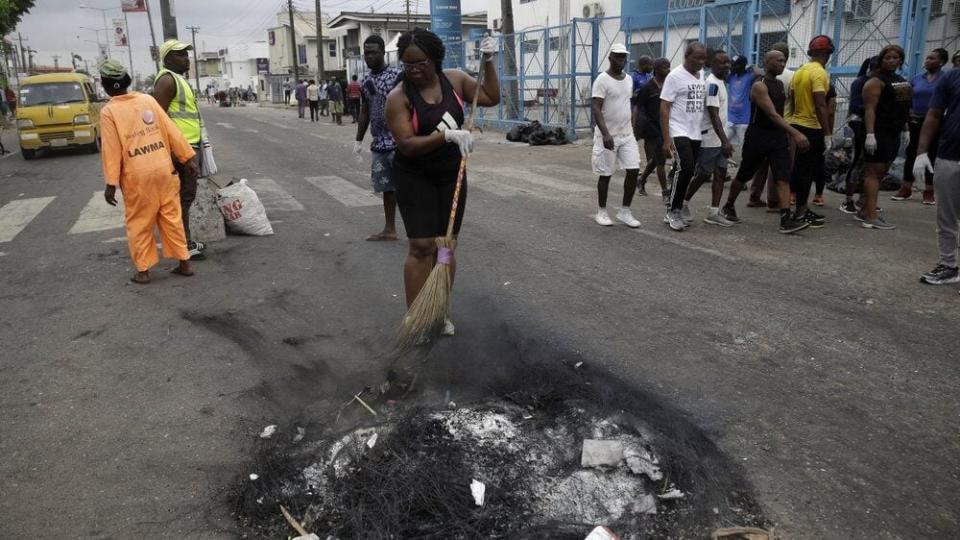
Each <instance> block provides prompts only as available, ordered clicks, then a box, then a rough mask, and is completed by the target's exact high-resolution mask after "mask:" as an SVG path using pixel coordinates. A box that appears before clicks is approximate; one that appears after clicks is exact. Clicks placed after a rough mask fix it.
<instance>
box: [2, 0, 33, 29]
mask: <svg viewBox="0 0 960 540" xmlns="http://www.w3.org/2000/svg"><path fill="white" fill-rule="evenodd" d="M35 3H36V0H0V36H3V35H6V34H8V33H10V32H12V31H13V29H14V28H16V27H17V23H19V22H20V18H21V17H23V15H24V14H25V13H27V12H28V11H30V9H31V8H32V7H33V5H34V4H35Z"/></svg>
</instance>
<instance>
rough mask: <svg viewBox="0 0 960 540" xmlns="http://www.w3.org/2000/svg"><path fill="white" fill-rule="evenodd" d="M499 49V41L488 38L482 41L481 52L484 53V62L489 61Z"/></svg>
mask: <svg viewBox="0 0 960 540" xmlns="http://www.w3.org/2000/svg"><path fill="white" fill-rule="evenodd" d="M498 49H499V47H498V44H497V40H496V39H494V38H492V37H490V36H487V37H485V38H483V40H481V41H480V52H481V53H483V56H484V60H489V59H490V57H491V56H493V55H494V54H495V53H496V52H497V50H498Z"/></svg>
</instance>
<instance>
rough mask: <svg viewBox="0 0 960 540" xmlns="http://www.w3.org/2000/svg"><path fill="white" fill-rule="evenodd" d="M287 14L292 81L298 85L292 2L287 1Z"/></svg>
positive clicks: (298, 67)
mask: <svg viewBox="0 0 960 540" xmlns="http://www.w3.org/2000/svg"><path fill="white" fill-rule="evenodd" d="M287 12H288V13H289V14H290V51H291V53H292V54H293V80H294V81H296V82H297V84H299V83H300V61H299V60H300V59H299V58H298V56H300V55H299V54H298V53H299V52H300V51H299V50H297V49H298V48H299V47H297V29H296V28H294V26H293V0H287Z"/></svg>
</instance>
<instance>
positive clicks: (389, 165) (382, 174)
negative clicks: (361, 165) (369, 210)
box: [370, 150, 396, 193]
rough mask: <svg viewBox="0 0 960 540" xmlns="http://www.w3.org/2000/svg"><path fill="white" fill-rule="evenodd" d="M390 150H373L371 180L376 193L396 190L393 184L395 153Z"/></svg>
mask: <svg viewBox="0 0 960 540" xmlns="http://www.w3.org/2000/svg"><path fill="white" fill-rule="evenodd" d="M394 152H395V151H394V150H390V151H389V152H376V151H375V152H372V154H373V163H372V164H371V166H370V182H371V183H372V184H373V191H374V193H391V192H393V191H396V188H395V187H394V184H393V154H394Z"/></svg>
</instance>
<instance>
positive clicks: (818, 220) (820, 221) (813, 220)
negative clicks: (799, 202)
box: [800, 210, 827, 229]
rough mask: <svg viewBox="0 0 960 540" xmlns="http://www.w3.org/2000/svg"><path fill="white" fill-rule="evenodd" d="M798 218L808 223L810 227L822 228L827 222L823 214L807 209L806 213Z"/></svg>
mask: <svg viewBox="0 0 960 540" xmlns="http://www.w3.org/2000/svg"><path fill="white" fill-rule="evenodd" d="M800 219H802V220H803V221H806V222H807V223H809V224H810V228H811V229H822V228H823V226H824V224H826V222H827V221H826V219H825V218H824V217H823V216H821V215H820V214H818V213H816V212H812V211H810V210H807V213H806V214H804V215H803V217H802V218H800Z"/></svg>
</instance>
